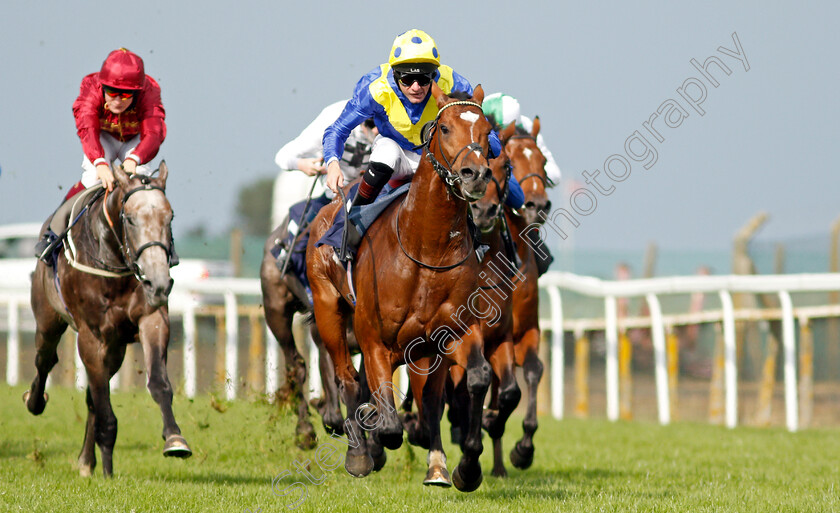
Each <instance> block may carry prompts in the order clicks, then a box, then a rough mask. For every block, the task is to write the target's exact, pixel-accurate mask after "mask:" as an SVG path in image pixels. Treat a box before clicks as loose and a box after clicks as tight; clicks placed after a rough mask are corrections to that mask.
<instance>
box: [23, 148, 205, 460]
mask: <svg viewBox="0 0 840 513" xmlns="http://www.w3.org/2000/svg"><path fill="white" fill-rule="evenodd" d="M159 172H160V175H159V176H158V177H157V178H150V177H147V176H141V175H133V176H131V177H129V176H128V175H126V174H125V173H124V172H123V171H122V170H120V169H114V177H115V179H116V182H117V184H118V186H117V187H116V188H114V190H113V191H112V192H110V193H107V192H105V193H104V194H102V193H100V194H98V195H96V196H95V199H94V201H93V202H92V203H90V204H89V206H88V207H87V209H86V210H85V211H84V213H83V214H82V215H80V216H78V217H79V220H78V222H77V223H76V224H75V225H74V226H73V227H72V228H71V230H70V231H69V233H68V237H67V239H66V240H65V241H64V246H65V247H64V251H62V252H61V253H60V254H59V255H58V256H57V257H56V260H55V267H53V266H50V265H47V264H45V263H44V262H42V261H40V260H39V261H38V264H37V266H36V268H35V274H34V275H33V278H32V294H31V300H32V311H33V312H34V314H35V322H36V324H37V327H36V331H35V346H36V350H37V353H36V356H35V368H36V375H35V379H34V381H33V382H32V386H31V388H30V390H28V391H27V392H26V393H25V394H24V396H23V399H24V402H25V403H26V407H27V408H28V409H29V411H30V412H31V413H32V414H34V415H40V414H41V413H42V412H43V411H44V408H45V407H46V403H47V396H46V394H45V393H44V386H45V384H46V380H47V375H48V374H49V372H50V370H51V369H52V368H53V366H54V365H55V364H56V363H57V362H58V355H57V353H56V349H57V346H58V343H59V339H60V338H61V335H62V333H64V331H65V330H66V329H67V327H68V326H70V327H72V328H73V329H74V330H75V331H77V332H78V345H79V356H81V359H82V362H83V363H84V365H85V370H86V371H87V377H88V387H87V394H86V395H87V407H88V418H87V424H86V426H85V438H84V444H83V446H82V451H81V454H79V460H78V465H79V473H80V474H81V475H82V476H89V475H91V473H92V472H93V469H94V468H95V467H96V454H95V451H94V444H96V445H97V446H99V451H100V454H101V456H102V470H103V472H104V474H105V476H106V477H107V476H110V475H112V473H113V451H114V444H115V443H116V440H117V418H116V416H115V415H114V411H113V409H112V408H111V399H110V387H109V381H110V379H111V377H112V376H113V375H114V374H116V372H117V371H118V370H119V368H120V366H121V365H122V362H123V358H124V357H125V348H126V344H129V343H132V342H137V341H139V342H140V344H141V345H142V346H143V354H144V358H145V365H146V374H147V386H148V388H149V392H150V393H151V394H152V397H153V398H154V400H155V402H157V403H158V405H159V406H160V411H161V415H162V416H163V438H164V440H165V444H164V450H163V454H164V456H177V457H181V458H186V457H189V456H190V455H191V454H192V452H191V450H190V448H189V446H188V445H187V443H186V441H185V440H184V438H183V437H182V436H181V430H180V429H179V428H178V425H177V424H176V423H175V416H174V414H173V413H172V386H171V385H170V383H169V377H168V376H167V373H166V352H167V346H168V344H169V308H168V296H169V291H170V289H171V288H172V279H171V278H170V276H169V263H170V257H171V247H172V232H171V226H170V223H171V221H172V208H171V206H170V205H169V201H168V200H167V199H166V194H165V189H166V178H167V175H168V169H167V167H166V164H165V163H161V165H160V169H159ZM102 192H104V190H103V191H102ZM81 194H84V193H81ZM71 201H73V199H71ZM80 207H83V206H82V205H80ZM78 211H79V209H76V208H74V211H73V214H72V215H71V218H75V217H76V214H77V212H78ZM46 228H47V226H46V225H45V226H44V228H42V235H43V232H44V231H45V230H46ZM68 246H69V247H68Z"/></svg>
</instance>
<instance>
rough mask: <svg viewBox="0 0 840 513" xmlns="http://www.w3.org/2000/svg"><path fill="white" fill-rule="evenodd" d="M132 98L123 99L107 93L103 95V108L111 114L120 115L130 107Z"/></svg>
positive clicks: (117, 95)
mask: <svg viewBox="0 0 840 513" xmlns="http://www.w3.org/2000/svg"><path fill="white" fill-rule="evenodd" d="M133 99H134V97H133V96H132V97H130V98H123V97H122V96H120V95H119V94H115V95H113V96H112V95H110V94H108V93H107V92H106V93H105V108H106V109H108V110H110V111H111V112H113V113H114V114H122V113H123V112H125V110H126V109H128V108H129V107H130V106H131V101H132V100H133Z"/></svg>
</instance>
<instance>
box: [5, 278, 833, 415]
mask: <svg viewBox="0 0 840 513" xmlns="http://www.w3.org/2000/svg"><path fill="white" fill-rule="evenodd" d="M540 287H541V288H542V289H544V290H545V291H546V293H547V297H548V299H549V305H548V311H549V312H550V317H549V318H547V319H541V324H542V326H543V327H544V328H545V329H547V330H549V331H550V333H551V343H550V347H551V365H550V370H549V372H548V373H547V376H549V377H550V381H551V383H550V385H551V403H550V404H551V411H552V414H553V416H554V417H556V418H558V419H560V418H562V417H563V411H564V401H563V393H564V365H565V355H564V349H563V334H564V333H565V332H571V333H582V332H584V331H595V330H600V331H604V332H605V339H606V399H607V400H606V410H607V411H606V414H607V418H608V419H610V420H617V419H618V418H619V358H618V351H619V349H618V346H619V344H618V340H619V333H620V331H619V330H626V329H627V328H632V327H646V328H650V330H651V335H652V340H653V349H654V365H655V384H656V396H657V400H656V403H657V410H658V419H659V422H660V423H661V424H668V423H669V422H670V421H671V411H670V406H669V405H670V398H669V387H668V371H667V360H666V343H665V340H666V338H665V334H666V332H669V331H670V330H671V329H672V328H673V327H675V326H680V325H689V324H697V323H709V322H718V323H720V324H721V325H722V333H723V339H724V347H725V351H724V358H725V366H724V375H725V379H724V387H725V412H726V414H725V423H726V425H727V426H729V427H734V426H736V425H737V423H738V414H737V412H738V403H737V400H738V399H737V397H738V396H737V393H738V375H737V362H736V340H735V323H736V321H741V320H751V321H755V320H761V319H780V320H781V321H782V334H783V340H782V343H783V348H784V351H783V353H784V390H785V394H784V397H785V419H786V425H787V428H788V429H789V430H790V431H796V430H798V429H799V420H798V419H799V416H798V412H799V405H798V396H797V375H796V343H797V341H796V334H795V329H794V321H795V319H799V321H800V323H807V321H808V320H809V319H814V318H824V317H840V306H838V305H829V304H826V305H821V306H807V307H799V308H797V307H795V306H794V304H793V302H792V299H791V293H798V292H826V291H838V290H840V274H796V275H766V276H680V277H667V278H651V279H639V280H625V281H606V280H600V279H597V278H592V277H585V276H578V275H574V274H570V273H564V272H549V273H547V274H545V275H544V276H543V277H542V278H540ZM564 291H566V292H574V293H576V294H581V295H584V296H589V297H594V298H599V299H602V300H603V302H604V315H603V317H600V316H599V317H593V318H585V319H584V318H577V319H568V318H565V316H564V309H563V299H562V298H563V292H564ZM694 293H706V294H717V295H718V296H719V298H720V303H721V308H720V309H719V310H704V311H701V312H696V313H680V314H668V315H666V314H663V312H662V308H661V306H660V298H661V297H663V296H668V295H675V294H694ZM733 293H763V294H776V295H777V296H778V298H779V302H780V305H781V308H780V309H776V310H774V309H760V310H759V309H738V310H736V309H735V308H734V306H733V301H732V294H733ZM28 296H29V294H28V290H21V289H20V288H19V287H17V288H9V287H6V288H4V287H2V286H0V307H3V306H5V308H6V312H7V315H6V323H5V324H6V329H5V330H4V331H7V332H8V337H7V343H6V382H7V383H8V384H10V385H16V384H18V381H19V376H20V374H19V369H20V365H21V362H20V333H21V332H23V331H31V330H33V329H34V328H33V326H32V325H31V322H30V323H29V325H27V323H22V322H21V315H20V313H21V312H22V311H25V310H28V309H29V297H28ZM260 296H261V290H260V284H259V280H257V279H239V278H222V279H207V280H203V281H197V282H192V283H176V285H175V288H174V289H173V293H172V300H171V302H170V315H171V316H172V317H173V318H177V317H180V318H182V321H183V322H182V325H183V340H184V346H183V369H184V370H183V372H184V392H185V394H186V395H187V396H188V397H193V396H195V394H196V393H197V388H196V377H197V369H196V366H197V361H198V360H197V356H196V351H197V347H198V340H197V336H198V335H197V329H196V315H197V314H196V310H197V309H198V308H199V307H200V306H201V302H202V301H204V300H209V299H215V300H218V299H219V298H221V299H222V300H223V302H224V315H225V330H226V331H225V369H226V370H225V392H226V397H227V398H228V399H234V398H235V397H236V395H237V386H236V384H237V383H238V382H239V377H238V375H237V368H238V354H239V345H240V343H241V342H240V336H239V331H238V330H239V323H238V315H239V314H238V305H239V302H240V301H241V300H243V299H246V298H250V301H251V302H252V303H253V302H254V301H259V298H260ZM633 297H638V298H644V299H645V301H646V302H647V304H648V306H649V309H650V316H649V317H636V318H622V319H619V317H618V308H617V301H618V299H620V298H633ZM265 333H266V344H265V348H266V349H265V351H266V354H265V391H266V393H267V394H269V395H271V394H273V393H274V392H275V391H276V390H277V388H278V382H279V381H278V367H279V348H278V345H277V343H276V341H275V339H274V337H273V335H272V334H271V332H270V331H268V329H266V330H265ZM317 354H318V353H317V351H316V350H314V348H311V350H310V369H309V373H310V382H311V383H312V384H313V386H312V388H311V390H310V391H311V392H312V393H314V394H315V395H318V393H319V390H318V389H317V383H318V382H319V378H318V361H317ZM30 363H31V362H30ZM118 376H119V375H117V376H115V380H113V381H112V383H111V386H112V388H116V387H118V386H119V381H118V380H119V378H118ZM401 376H402V380H405V379H406V375H405V372H402V373H401ZM76 385H77V386H78V387H82V388H83V387H84V386H85V374H84V370H83V368H82V366H81V362H80V361H79V359H78V357H77V358H76Z"/></svg>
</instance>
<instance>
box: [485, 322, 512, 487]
mask: <svg viewBox="0 0 840 513" xmlns="http://www.w3.org/2000/svg"><path fill="white" fill-rule="evenodd" d="M489 362H490V366H491V367H492V368H493V389H492V390H493V391H492V397H491V407H490V408H489V409H487V410H485V411H484V417H483V419H482V424H483V427H484V429H485V430H487V434H489V435H490V438H491V439H492V440H493V472H492V473H493V475H494V476H496V477H505V476H507V471H506V470H505V465H504V462H503V458H502V435H504V433H505V423H507V420H508V418H509V417H510V414H511V413H513V410H514V409H516V406H517V405H518V404H519V399H520V398H521V396H522V393H521V392H520V390H519V385H518V384H517V383H516V374H515V369H516V361H515V357H514V351H513V341H512V340H511V339H510V337H509V336H508V337H507V339H506V340H504V341H503V342H502V343H501V344H499V345H497V346H496V347H495V348H494V349H493V351H492V352H491V354H490V355H489Z"/></svg>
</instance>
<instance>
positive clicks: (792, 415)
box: [779, 290, 799, 431]
mask: <svg viewBox="0 0 840 513" xmlns="http://www.w3.org/2000/svg"><path fill="white" fill-rule="evenodd" d="M779 300H780V301H781V303H782V343H783V344H784V346H785V418H786V420H787V422H786V423H787V428H788V430H789V431H797V430H798V429H799V404H798V399H797V396H796V332H795V331H794V318H793V302H792V301H791V299H790V293H788V292H787V291H786V290H782V291H779Z"/></svg>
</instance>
